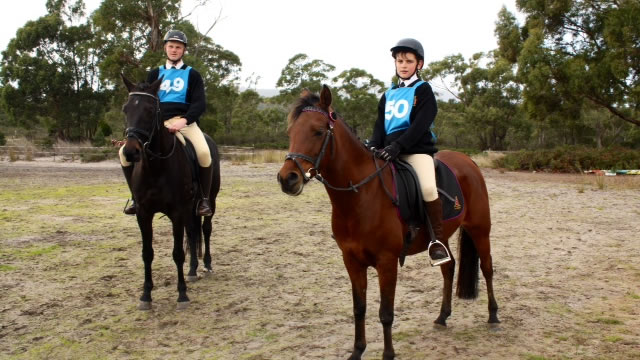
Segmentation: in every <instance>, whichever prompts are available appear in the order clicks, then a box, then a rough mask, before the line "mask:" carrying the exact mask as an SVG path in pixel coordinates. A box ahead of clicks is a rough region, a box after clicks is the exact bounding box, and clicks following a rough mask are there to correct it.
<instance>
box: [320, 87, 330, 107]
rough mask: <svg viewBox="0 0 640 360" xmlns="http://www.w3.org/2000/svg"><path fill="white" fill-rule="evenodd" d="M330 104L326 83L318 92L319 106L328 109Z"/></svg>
mask: <svg viewBox="0 0 640 360" xmlns="http://www.w3.org/2000/svg"><path fill="white" fill-rule="evenodd" d="M330 106H331V90H330V89H329V87H328V86H327V85H322V92H321V93H320V107H323V108H325V109H328V108H329V107H330Z"/></svg>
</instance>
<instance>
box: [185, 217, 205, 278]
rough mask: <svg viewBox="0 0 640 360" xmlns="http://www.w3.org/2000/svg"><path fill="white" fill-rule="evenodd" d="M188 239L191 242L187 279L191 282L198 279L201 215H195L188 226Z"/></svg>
mask: <svg viewBox="0 0 640 360" xmlns="http://www.w3.org/2000/svg"><path fill="white" fill-rule="evenodd" d="M186 229H187V241H188V242H189V272H188V273H187V277H186V280H187V281H189V282H193V281H197V280H198V253H199V252H201V251H202V250H201V246H200V244H201V241H202V239H201V237H200V236H201V235H200V217H199V216H195V215H193V216H192V218H191V219H190V222H189V223H188V225H187V226H186Z"/></svg>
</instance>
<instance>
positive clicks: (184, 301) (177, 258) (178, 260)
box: [172, 220, 189, 309]
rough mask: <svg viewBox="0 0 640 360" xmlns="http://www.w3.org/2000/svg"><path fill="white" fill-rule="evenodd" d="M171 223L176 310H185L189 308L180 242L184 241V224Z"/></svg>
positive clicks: (173, 221) (179, 222)
mask: <svg viewBox="0 0 640 360" xmlns="http://www.w3.org/2000/svg"><path fill="white" fill-rule="evenodd" d="M172 223H173V262H174V263H175V264H176V268H177V270H178V309H185V308H186V307H187V306H189V297H188V296H187V283H186V282H185V280H184V271H183V269H182V267H183V265H184V257H185V256H184V248H183V247H182V242H183V239H184V224H183V223H182V222H181V221H177V220H172Z"/></svg>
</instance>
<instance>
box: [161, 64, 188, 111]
mask: <svg viewBox="0 0 640 360" xmlns="http://www.w3.org/2000/svg"><path fill="white" fill-rule="evenodd" d="M190 70H191V66H187V68H186V69H165V68H164V66H161V67H160V72H159V73H158V78H162V84H161V85H160V90H158V98H159V99H160V102H175V103H183V104H186V103H187V89H188V88H189V71H190Z"/></svg>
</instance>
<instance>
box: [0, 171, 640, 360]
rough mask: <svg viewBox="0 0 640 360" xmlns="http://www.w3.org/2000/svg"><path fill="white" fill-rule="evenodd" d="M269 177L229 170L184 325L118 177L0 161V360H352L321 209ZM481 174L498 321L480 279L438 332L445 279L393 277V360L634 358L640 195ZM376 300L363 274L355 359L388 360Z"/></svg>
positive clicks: (416, 263) (420, 259) (343, 297)
mask: <svg viewBox="0 0 640 360" xmlns="http://www.w3.org/2000/svg"><path fill="white" fill-rule="evenodd" d="M280 165H281V164H232V163H231V162H228V161H225V162H223V164H222V190H221V193H220V195H219V197H218V202H217V204H218V211H217V213H216V215H215V217H214V230H213V239H212V246H213V268H214V272H213V275H212V276H209V277H203V278H202V279H200V280H199V281H197V282H194V283H189V293H188V294H189V296H190V298H191V304H190V307H189V308H188V309H187V310H183V311H178V310H176V299H177V291H176V271H175V265H174V264H173V261H172V258H171V251H172V249H171V246H172V240H171V234H170V226H169V221H168V220H167V219H166V218H163V217H160V216H159V215H158V216H157V217H156V220H155V228H154V231H155V240H154V249H155V261H154V263H153V271H154V273H153V275H154V282H155V290H154V292H153V299H154V303H153V309H152V310H151V311H146V312H145V311H139V310H137V309H136V306H137V304H138V298H139V296H140V295H141V288H142V283H143V266H142V259H141V257H140V253H141V247H140V239H139V230H138V229H137V224H136V222H135V218H134V217H128V216H125V215H123V214H122V213H121V210H122V207H123V206H124V203H125V200H126V198H127V196H128V192H127V191H126V186H125V183H124V178H123V177H122V175H121V172H120V169H119V166H118V165H117V164H116V163H114V162H104V163H99V164H77V163H76V164H72V163H52V162H50V161H36V162H23V161H18V162H12V163H11V162H6V161H1V162H0V299H1V301H0V358H9V359H13V358H15V359H68V358H70V359H93V358H95V359H105V358H108V359H346V358H347V357H348V355H349V354H350V351H351V349H352V346H353V325H352V304H351V286H350V283H349V280H348V277H347V273H346V271H345V269H344V265H343V264H342V259H341V255H340V251H339V249H338V247H337V246H336V244H335V242H334V241H333V240H332V239H331V237H330V235H331V230H330V219H329V215H330V204H329V201H328V197H327V195H326V192H325V191H324V188H323V187H322V186H321V185H320V184H318V183H315V182H314V183H311V184H310V185H309V186H307V187H306V188H305V190H304V192H303V194H302V195H301V196H299V197H296V198H294V197H289V196H287V195H284V194H283V193H281V192H280V189H279V187H278V185H277V183H276V180H275V174H276V172H277V170H278V169H279V167H280ZM483 173H484V175H485V177H486V181H487V186H488V189H489V193H490V197H491V211H492V223H493V230H492V247H493V251H492V253H493V259H494V266H495V277H494V286H495V293H496V297H497V301H498V305H499V306H500V310H499V313H498V315H499V317H500V319H501V321H502V323H501V324H500V325H499V326H497V327H491V326H489V325H488V324H487V323H486V321H487V319H488V312H487V299H486V291H485V287H484V282H483V280H482V278H481V280H480V296H479V298H478V299H477V300H475V301H468V300H464V301H463V300H459V299H454V301H453V313H452V315H451V317H450V318H449V320H448V327H447V328H446V329H440V328H435V327H434V326H433V320H435V318H436V317H437V314H438V311H439V308H440V302H441V291H442V290H441V289H442V277H441V275H440V272H439V271H438V269H435V268H431V267H430V266H429V265H428V259H427V257H426V254H418V255H416V256H412V257H409V258H407V262H406V264H405V266H404V267H403V268H401V269H400V271H399V282H398V288H397V296H396V309H395V311H396V312H395V322H394V325H393V331H394V345H395V350H396V353H397V358H398V359H442V358H448V359H638V358H640V256H639V253H640V251H639V250H640V236H639V235H638V234H639V232H640V225H639V224H640V221H639V220H638V219H639V217H640V192H639V191H638V190H637V189H638V188H639V187H638V186H635V187H631V189H628V188H627V187H626V186H620V183H621V182H624V181H626V182H627V183H628V182H630V181H631V182H634V181H635V182H638V180H628V179H627V180H622V179H613V178H604V179H601V180H602V181H604V182H601V183H599V182H598V181H597V180H596V178H595V177H587V176H575V175H553V174H525V173H513V172H501V171H498V170H493V169H483ZM638 178H640V177H638ZM639 180H640V179H639ZM451 243H452V247H453V250H454V252H455V250H456V248H457V244H456V241H455V240H454V238H452V239H451ZM378 297H379V292H378V289H377V279H376V274H375V271H374V270H373V269H370V271H369V291H368V296H367V298H368V308H367V318H366V319H367V327H366V331H367V340H368V346H367V350H366V352H365V355H364V358H365V359H380V358H381V357H382V348H383V344H382V327H381V325H380V323H379V320H378V305H379V301H378Z"/></svg>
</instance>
